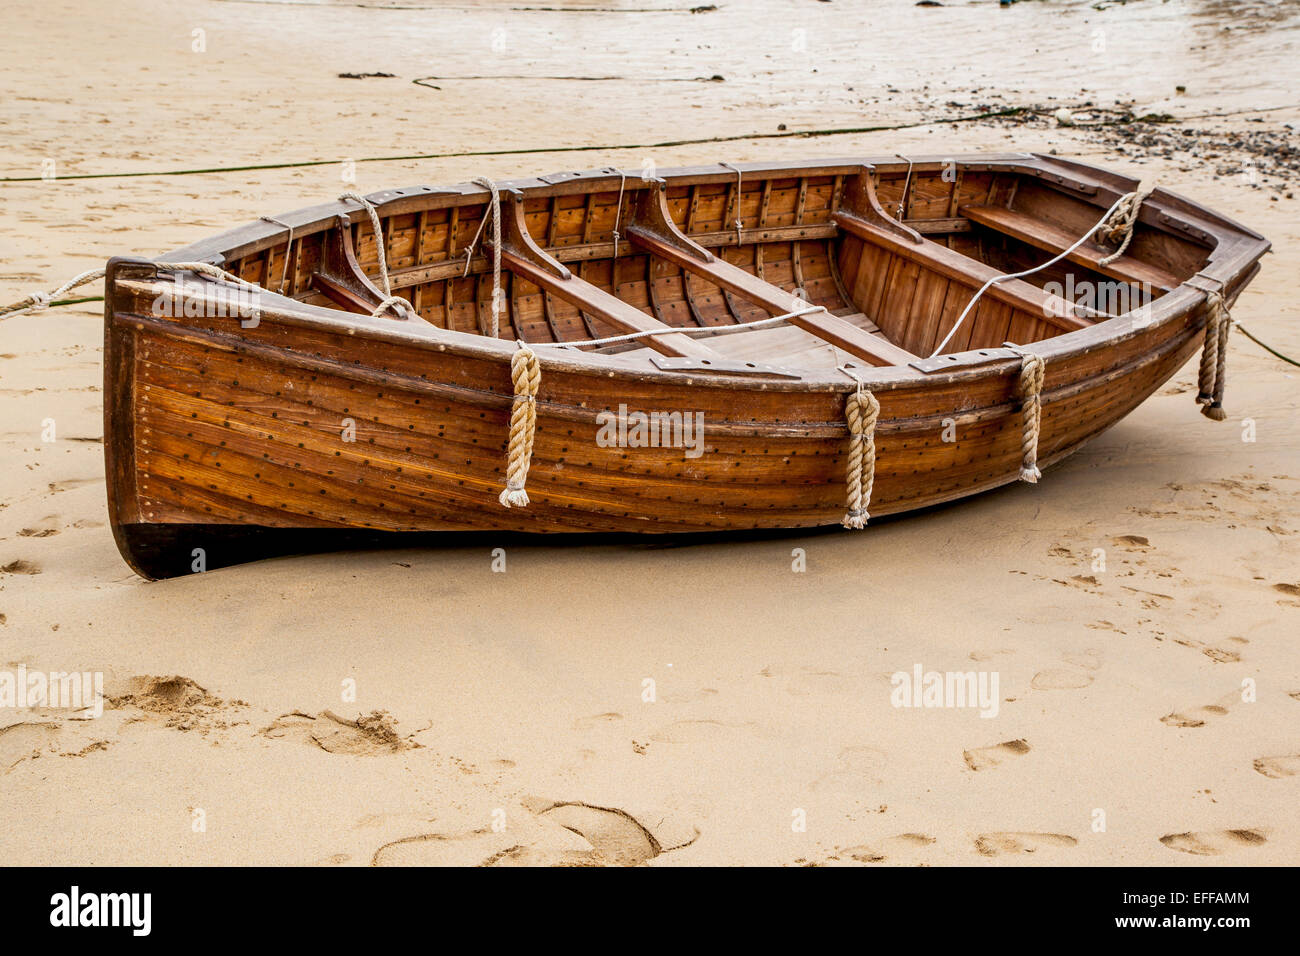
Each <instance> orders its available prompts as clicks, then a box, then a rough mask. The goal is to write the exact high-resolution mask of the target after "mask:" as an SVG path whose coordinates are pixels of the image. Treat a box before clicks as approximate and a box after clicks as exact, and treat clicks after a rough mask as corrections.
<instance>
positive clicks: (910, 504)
mask: <svg viewBox="0 0 1300 956" xmlns="http://www.w3.org/2000/svg"><path fill="white" fill-rule="evenodd" d="M489 187H491V188H489ZM1137 187H1138V184H1137V182H1136V181H1134V180H1132V179H1130V178H1127V177H1124V176H1121V175H1117V174H1115V173H1112V172H1108V171H1105V170H1102V169H1098V168H1096V167H1093V166H1089V165H1085V164H1082V163H1078V162H1073V161H1067V160H1064V159H1061V158H1058V157H1054V156H1042V155H1032V154H1021V153H1013V154H997V155H977V156H970V157H963V158H959V159H949V158H943V157H926V158H915V159H910V160H908V159H903V158H899V157H894V158H890V159H869V160H863V159H848V160H836V161H817V162H800V163H785V164H760V163H747V164H736V165H731V164H719V165H713V166H701V167H690V168H683V169H673V170H666V171H662V172H661V173H660V174H659V175H658V176H642V175H640V174H636V175H625V174H624V173H622V172H620V171H618V170H613V169H603V170H594V171H589V172H570V173H560V174H556V175H550V176H542V177H538V178H533V179H523V180H514V181H510V182H504V183H498V184H488V183H482V184H465V185H460V186H454V187H450V188H431V187H428V186H419V187H414V188H409V189H395V190H388V191H384V192H380V193H374V194H371V195H369V196H368V197H365V198H366V200H367V202H368V204H372V205H371V206H370V207H369V208H367V206H366V205H362V204H361V203H359V202H357V201H356V200H355V199H345V200H340V201H338V202H331V203H327V204H325V205H320V206H315V207H312V208H308V209H302V210H299V211H297V212H293V213H288V214H285V215H281V216H279V217H275V218H273V219H272V218H268V219H264V220H261V221H259V222H256V223H252V224H250V225H246V226H243V227H241V228H238V229H234V230H232V231H230V232H226V233H223V234H222V235H219V236H216V237H215V238H212V239H208V240H205V241H202V242H199V243H196V244H194V245H191V246H188V247H186V248H184V249H181V250H178V251H176V252H174V253H172V254H170V255H168V256H164V257H162V258H161V259H160V260H158V261H156V262H154V261H147V260H143V259H136V258H115V259H112V260H110V262H109V264H108V271H107V278H106V302H105V317H106V348H105V362H104V367H105V394H106V402H105V438H106V440H105V450H106V456H107V474H108V496H109V507H110V513H111V517H112V525H113V529H114V532H115V535H116V538H117V541H118V545H119V547H120V549H121V551H122V554H123V556H124V557H125V558H126V560H127V562H128V563H129V564H130V565H131V566H132V567H133V568H134V569H136V570H137V571H138V572H139V573H141V574H143V575H145V576H148V577H167V576H171V575H175V574H180V573H185V572H189V571H191V570H195V569H200V568H211V567H215V566H218V565H220V564H227V563H231V562H236V561H243V560H249V559H251V558H253V557H258V556H260V555H262V554H265V553H270V552H272V551H284V550H292V549H296V548H299V547H306V546H309V545H304V544H303V542H304V541H306V540H307V538H308V537H311V536H315V537H316V538H319V539H321V540H323V541H332V542H337V541H340V540H344V538H343V537H340V535H344V536H345V535H346V534H347V533H349V532H350V533H354V534H355V533H360V534H362V535H374V536H382V535H385V534H389V533H398V532H449V531H472V530H490V531H496V532H516V531H523V532H656V533H659V532H708V531H717V530H722V529H756V528H795V527H811V526H816V525H827V524H833V523H836V522H840V521H841V520H843V519H845V516H846V509H847V510H848V511H849V512H850V514H851V515H852V514H855V513H856V515H857V518H856V521H855V522H854V521H851V522H850V523H856V524H858V525H860V524H862V523H864V522H865V515H866V508H867V507H868V505H869V508H870V514H871V515H873V516H875V515H887V514H892V513H898V512H903V511H909V510H912V509H917V508H924V507H927V506H930V505H935V504H938V503H940V502H945V501H949V500H952V499H956V498H960V497H963V496H966V495H970V494H974V493H976V492H981V491H986V490H989V489H992V488H996V487H998V486H999V485H1003V484H1005V483H1007V482H1010V481H1014V480H1016V478H1017V477H1018V476H1023V472H1024V470H1025V469H1026V468H1028V469H1029V470H1030V471H1032V468H1033V465H1034V464H1035V462H1034V461H1033V457H1034V454H1036V459H1037V464H1039V465H1043V466H1046V465H1050V464H1052V463H1054V462H1056V461H1059V460H1060V459H1061V458H1063V457H1065V456H1066V455H1068V454H1069V453H1070V452H1072V451H1074V450H1075V449H1077V448H1078V447H1079V446H1080V445H1081V444H1082V443H1083V442H1085V441H1087V440H1088V439H1089V438H1091V437H1092V436H1094V435H1096V434H1098V433H1099V432H1101V431H1103V430H1104V429H1106V428H1108V427H1110V426H1111V425H1113V424H1114V423H1115V422H1117V421H1118V420H1119V419H1120V418H1122V417H1123V416H1124V415H1126V414H1127V413H1128V412H1130V411H1131V410H1132V409H1134V408H1135V407H1136V406H1137V405H1138V404H1140V403H1141V402H1142V401H1143V400H1144V399H1145V398H1146V397H1147V396H1149V395H1151V394H1152V393H1153V392H1154V391H1155V390H1156V389H1157V388H1159V387H1160V386H1161V384H1162V383H1164V382H1165V381H1166V380H1168V379H1169V378H1170V376H1172V375H1173V374H1174V373H1175V372H1177V371H1178V370H1179V369H1180V368H1181V367H1182V366H1183V365H1184V363H1186V362H1187V360H1188V359H1189V358H1190V357H1191V356H1192V355H1193V354H1194V353H1195V352H1196V350H1197V349H1198V348H1200V347H1201V345H1202V343H1203V342H1209V343H1210V344H1211V345H1214V344H1215V341H1216V339H1215V335H1214V330H1215V327H1216V326H1217V327H1222V328H1224V329H1226V328H1227V322H1224V321H1219V320H1218V318H1216V316H1218V315H1219V314H1220V313H1219V311H1216V310H1223V309H1226V306H1227V305H1229V304H1231V303H1232V302H1233V301H1234V300H1235V298H1236V296H1237V295H1238V294H1239V293H1240V292H1241V290H1242V288H1243V287H1244V286H1245V284H1246V283H1247V282H1248V281H1249V280H1250V279H1251V278H1252V277H1253V276H1254V274H1255V273H1256V272H1257V271H1258V269H1259V265H1258V262H1259V260H1260V258H1261V257H1262V256H1263V255H1264V253H1265V252H1266V251H1267V250H1268V248H1269V244H1268V242H1267V241H1266V240H1265V239H1264V238H1263V237H1262V236H1260V235H1258V234H1257V233H1255V232H1252V231H1251V230H1249V229H1247V228H1245V227H1244V226H1241V225H1239V224H1237V223H1235V222H1233V221H1231V220H1229V219H1227V218H1225V217H1223V216H1221V215H1219V214H1217V213H1214V212H1212V211H1210V210H1208V209H1206V208H1204V207H1202V206H1200V205H1197V204H1196V203H1194V202H1191V201H1190V200H1187V199H1184V198H1182V197H1180V196H1178V195H1175V194H1174V193H1171V192H1168V191H1166V190H1163V189H1156V190H1154V191H1153V192H1151V193H1150V194H1149V195H1148V196H1146V197H1145V198H1144V199H1142V200H1140V202H1139V201H1133V200H1132V199H1131V197H1130V201H1129V204H1128V206H1127V207H1126V206H1124V197H1125V196H1126V194H1131V193H1133V192H1134V191H1135V190H1136V189H1137ZM494 194H495V198H496V200H497V202H498V203H499V211H498V214H497V216H496V217H495V219H493V218H492V216H491V210H492V208H493V199H494ZM1112 207H1119V208H1118V213H1123V212H1125V211H1127V212H1129V213H1132V212H1133V211H1134V210H1136V217H1135V219H1134V220H1133V223H1132V225H1131V228H1129V229H1128V230H1127V231H1124V230H1123V229H1118V232H1117V231H1116V228H1118V227H1117V221H1116V216H1112V217H1111V219H1110V220H1108V222H1107V223H1106V226H1105V228H1110V229H1111V233H1112V234H1111V237H1110V238H1112V239H1114V241H1115V242H1116V243H1118V242H1120V237H1119V233H1120V232H1122V233H1123V238H1124V240H1126V242H1124V243H1123V245H1124V248H1123V251H1122V252H1121V254H1119V255H1115V254H1114V253H1115V252H1116V251H1117V250H1116V249H1115V247H1114V245H1113V244H1107V242H1106V241H1105V240H1104V239H1100V240H1099V239H1097V238H1085V237H1089V236H1092V234H1093V230H1094V227H1096V225H1097V224H1098V221H1099V219H1100V218H1101V217H1102V216H1103V214H1104V213H1105V212H1106V211H1107V210H1108V209H1111V208H1112ZM372 210H373V213H374V216H373V217H372V215H371V212H372ZM376 222H377V223H378V224H379V229H378V230H376V228H375V223H376ZM1119 225H1120V226H1122V223H1119ZM1112 227H1116V228H1112ZM498 229H499V238H498V236H497V230H498ZM377 236H378V237H380V242H377ZM1080 240H1083V241H1082V242H1080ZM1067 250H1068V254H1067V255H1064V256H1061V255H1060V254H1061V253H1063V252H1066V251H1067ZM1054 257H1056V258H1058V259H1059V261H1055V262H1054V263H1053V264H1052V265H1050V266H1049V267H1047V268H1044V269H1041V270H1039V271H1036V272H1033V273H1031V274H1029V275H1026V276H1024V277H1023V278H1009V279H1008V278H1004V277H1005V276H1008V275H1015V274H1017V273H1020V272H1023V271H1024V270H1027V269H1029V268H1031V267H1035V266H1038V265H1039V264H1041V263H1043V262H1046V261H1049V260H1052V259H1053V258H1054ZM177 263H211V264H212V265H215V266H217V267H219V268H220V269H222V270H225V271H226V272H227V273H230V274H232V275H233V277H235V279H233V280H232V279H226V278H221V277H220V276H219V275H218V277H217V278H210V277H208V276H206V275H203V274H199V273H196V272H194V271H193V270H192V269H191V268H190V267H178V266H177V265H176V264H177ZM381 263H382V264H381ZM497 269H499V278H498V279H496V280H494V270H497ZM494 282H495V283H496V285H494ZM982 287H985V288H983V291H982V293H981V294H980V295H979V297H978V298H975V296H976V293H977V292H978V291H979V290H981V288H982ZM494 288H499V293H498V296H497V298H496V300H495V301H496V303H497V306H498V308H497V309H496V311H495V313H494V309H493V304H494V293H493V289H494ZM250 290H252V291H251V293H250ZM386 292H387V293H389V294H390V295H391V296H393V297H400V300H399V299H397V298H394V299H390V301H389V303H388V304H387V305H385V307H384V309H383V310H382V311H381V312H380V313H379V314H378V315H374V314H372V313H373V312H374V311H375V310H376V308H377V307H378V306H380V305H381V303H383V302H384V300H385V299H386V298H389V295H386ZM1116 292H1121V293H1124V294H1125V295H1129V296H1131V297H1130V298H1129V299H1128V300H1127V301H1126V302H1123V303H1121V305H1122V307H1120V308H1115V307H1108V306H1113V304H1114V303H1113V302H1111V301H1110V300H1108V299H1107V298H1106V293H1116ZM250 294H252V295H255V296H256V299H255V301H251V302H250V301H249V300H239V301H237V300H236V299H237V297H238V296H247V295H250ZM972 302H973V305H972ZM968 306H969V308H968ZM963 312H965V313H966V314H965V316H964V318H962V321H961V322H960V323H958V318H959V317H960V316H962V314H963ZM494 316H495V318H494ZM774 316H780V317H783V318H779V319H777V320H776V321H771V322H766V323H765V322H764V321H763V320H765V319H771V318H772V317H774ZM494 321H495V322H496V324H497V335H496V336H495V337H493V336H492V334H491V330H492V325H493V322H494ZM1207 329H1208V334H1207ZM692 330H694V331H692ZM610 338H613V339H614V341H605V340H608V339H610ZM591 340H597V341H596V342H594V343H592V341H591ZM520 343H526V344H527V348H523V347H521V345H520ZM563 343H573V344H571V345H563ZM1008 343H1009V344H1008ZM1225 347H1226V338H1225ZM512 363H513V365H514V370H515V374H516V379H518V377H519V373H520V371H521V368H523V367H524V366H525V365H527V364H528V363H531V369H532V372H533V376H534V378H533V380H532V384H531V386H530V385H529V383H528V374H527V369H526V368H524V375H523V378H522V381H523V384H522V385H521V384H520V381H519V380H512ZM1031 363H1032V364H1033V365H1035V366H1037V367H1038V368H1039V370H1040V371H1041V372H1042V375H1041V383H1040V386H1039V387H1035V386H1033V384H1032V383H1031V384H1030V385H1029V386H1026V384H1025V383H1026V381H1027V380H1028V378H1030V377H1031V376H1028V375H1027V373H1028V371H1030V370H1031V368H1030V367H1031ZM1208 364H1209V375H1210V386H1208V387H1211V388H1212V387H1213V385H1214V384H1215V376H1214V372H1215V363H1214V361H1213V353H1211V361H1210V362H1209V363H1208ZM1218 378H1219V380H1218V388H1219V390H1220V392H1221V389H1222V381H1221V380H1222V375H1221V374H1220V375H1219V377H1218ZM1202 385H1203V387H1207V386H1206V384H1205V378H1204V376H1203V379H1202ZM530 388H531V389H533V390H535V395H534V394H532V393H531V392H530ZM1027 388H1029V389H1030V391H1026V389H1027ZM1206 400H1207V401H1210V397H1209V396H1206ZM1215 404H1216V407H1217V403H1215ZM869 406H870V407H869ZM1031 408H1032V410H1033V414H1032V416H1031V414H1030V411H1031ZM874 409H878V414H877V413H875V411H874ZM533 415H535V424H532V419H531V418H530V416H533ZM846 415H847V416H848V419H850V420H852V421H856V425H854V427H853V429H852V430H851V429H850V424H851V423H852V422H851V421H848V420H846ZM1031 417H1032V420H1033V422H1034V423H1035V424H1037V425H1038V428H1037V431H1036V434H1035V435H1034V436H1033V437H1034V439H1035V440H1034V441H1033V442H1032V445H1033V447H1029V446H1030V444H1031V443H1030V442H1029V437H1030V432H1029V428H1030V424H1029V423H1030V421H1031ZM512 424H513V425H514V431H515V433H516V434H515V438H516V441H515V442H514V443H513V446H512V444H511V442H510V438H511V433H512ZM1031 453H1032V454H1031ZM521 468H522V470H523V471H524V473H525V474H526V477H524V478H521V477H520V475H519V474H518V473H519V471H520V470H521ZM855 469H857V470H855ZM524 481H526V496H525V495H523V494H522V492H523V489H524V485H523V482H524ZM507 484H510V486H511V488H512V489H513V492H514V494H515V497H516V498H517V499H518V500H516V501H514V503H515V504H516V506H515V507H507V506H505V505H504V504H503V502H504V501H505V499H506V498H507V497H508V496H507V495H503V489H505V488H506V486H507ZM855 493H856V494H857V496H858V497H857V498H856V499H855V498H854V494H855ZM525 499H526V500H527V501H528V503H527V506H526V507H521V506H519V504H521V503H522V501H523V500H525ZM868 499H869V501H868ZM507 503H508V502H507ZM855 507H856V512H855ZM325 546H330V545H328V544H326V545H325Z"/></svg>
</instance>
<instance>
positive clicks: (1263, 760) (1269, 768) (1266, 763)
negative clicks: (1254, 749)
mask: <svg viewBox="0 0 1300 956" xmlns="http://www.w3.org/2000/svg"><path fill="white" fill-rule="evenodd" d="M1255 769H1256V770H1257V771H1259V772H1260V773H1262V774H1263V775H1264V776H1266V777H1272V778H1273V779H1274V780H1280V779H1281V778H1283V777H1294V776H1296V775H1297V774H1300V754H1284V755H1283V756H1281V757H1260V758H1259V759H1258V760H1256V761H1255Z"/></svg>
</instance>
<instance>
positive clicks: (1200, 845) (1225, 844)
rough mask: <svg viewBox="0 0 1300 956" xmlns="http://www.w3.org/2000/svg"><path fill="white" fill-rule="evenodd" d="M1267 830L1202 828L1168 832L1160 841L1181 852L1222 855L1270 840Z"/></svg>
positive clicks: (1195, 854) (1197, 854)
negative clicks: (1191, 830)
mask: <svg viewBox="0 0 1300 956" xmlns="http://www.w3.org/2000/svg"><path fill="white" fill-rule="evenodd" d="M1266 832H1267V831H1265V830H1259V829H1255V830H1201V831H1198V832H1196V833H1166V834H1165V835H1164V836H1162V837H1161V838H1160V842H1161V843H1163V844H1164V845H1165V846H1167V847H1169V849H1171V850H1177V851H1178V852H1179V853H1190V854H1192V855H1193V856H1221V855H1222V854H1224V853H1228V852H1230V851H1232V850H1239V849H1242V848H1243V847H1250V846H1262V845H1263V844H1265V843H1267V842H1268V837H1266V836H1265V833H1266Z"/></svg>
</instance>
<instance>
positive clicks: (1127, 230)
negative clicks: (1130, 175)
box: [1093, 189, 1151, 269]
mask: <svg viewBox="0 0 1300 956" xmlns="http://www.w3.org/2000/svg"><path fill="white" fill-rule="evenodd" d="M1149 195H1151V193H1150V192H1145V193H1144V192H1142V191H1141V190H1140V189H1135V190H1134V191H1133V192H1131V193H1125V194H1124V195H1123V196H1121V197H1120V200H1119V204H1118V205H1119V208H1118V209H1115V208H1114V207H1112V214H1111V215H1110V216H1109V217H1108V218H1107V220H1106V221H1105V222H1103V223H1102V224H1101V225H1100V226H1098V227H1097V231H1096V232H1094V233H1093V236H1094V237H1095V238H1096V239H1097V241H1098V242H1118V243H1119V248H1118V249H1116V250H1115V251H1114V252H1112V253H1111V254H1110V255H1108V256H1104V257H1103V258H1101V259H1099V260H1097V265H1098V266H1100V267H1101V268H1103V269H1104V268H1106V267H1107V266H1108V265H1110V264H1111V263H1112V262H1114V261H1115V260H1116V259H1118V258H1119V257H1120V256H1122V255H1123V254H1124V253H1125V251H1126V250H1127V249H1128V244H1129V243H1130V242H1132V241H1133V233H1134V229H1133V227H1134V226H1135V225H1137V219H1138V212H1139V210H1141V208H1142V203H1143V202H1144V201H1145V200H1146V198H1147V196H1149Z"/></svg>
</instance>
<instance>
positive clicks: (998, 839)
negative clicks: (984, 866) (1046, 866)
mask: <svg viewBox="0 0 1300 956" xmlns="http://www.w3.org/2000/svg"><path fill="white" fill-rule="evenodd" d="M1078 845H1079V841H1078V840H1076V839H1075V838H1074V837H1072V836H1067V835H1066V834H1064V833H981V834H980V835H979V836H978V837H976V838H975V850H976V852H978V853H979V854H980V856H1009V855H1011V854H1015V853H1037V852H1039V851H1040V850H1051V849H1065V848H1067V847H1072V846H1078Z"/></svg>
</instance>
